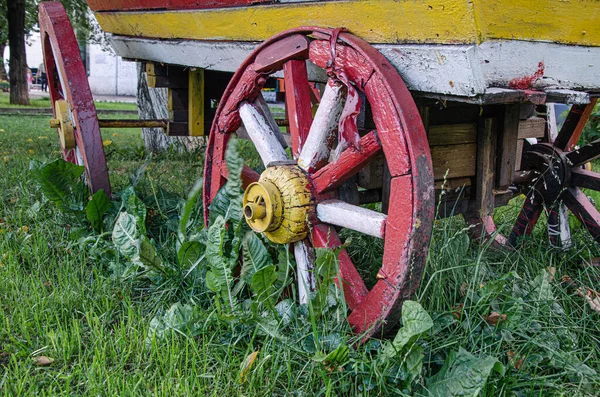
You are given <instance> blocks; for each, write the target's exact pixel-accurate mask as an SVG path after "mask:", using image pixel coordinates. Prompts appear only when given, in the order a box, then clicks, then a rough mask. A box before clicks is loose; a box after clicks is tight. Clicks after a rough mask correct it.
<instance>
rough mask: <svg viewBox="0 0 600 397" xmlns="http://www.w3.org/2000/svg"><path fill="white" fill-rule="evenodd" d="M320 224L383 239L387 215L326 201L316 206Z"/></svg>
mask: <svg viewBox="0 0 600 397" xmlns="http://www.w3.org/2000/svg"><path fill="white" fill-rule="evenodd" d="M317 217H318V218H319V220H320V221H321V222H325V223H329V224H331V225H335V226H340V227H345V228H347V229H352V230H356V231H357V232H361V233H364V234H368V235H369V236H374V237H379V238H383V237H384V235H385V221H386V219H387V215H385V214H382V213H380V212H377V211H372V210H369V209H366V208H363V207H359V206H357V205H352V204H348V203H346V202H345V201H341V200H326V201H323V202H321V203H319V204H317Z"/></svg>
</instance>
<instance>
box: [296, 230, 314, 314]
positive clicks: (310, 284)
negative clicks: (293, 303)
mask: <svg viewBox="0 0 600 397" xmlns="http://www.w3.org/2000/svg"><path fill="white" fill-rule="evenodd" d="M294 257H295V258H296V266H297V276H298V299H299V301H300V304H301V305H302V304H306V303H308V299H309V297H310V293H311V292H312V291H314V290H315V277H314V267H315V256H314V252H313V249H312V247H311V246H310V242H309V241H308V240H307V239H304V240H302V241H298V242H296V243H294Z"/></svg>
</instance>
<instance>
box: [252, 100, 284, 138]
mask: <svg viewBox="0 0 600 397" xmlns="http://www.w3.org/2000/svg"><path fill="white" fill-rule="evenodd" d="M254 103H255V104H256V106H257V107H258V108H259V109H260V111H261V113H262V115H263V116H264V117H265V120H267V121H268V122H269V125H270V126H271V130H273V131H275V136H276V137H277V140H278V141H279V143H280V144H281V146H283V148H284V149H285V148H287V147H288V144H287V142H286V141H285V138H284V137H283V134H282V133H281V130H280V129H279V126H278V125H277V121H275V117H273V113H271V109H269V105H267V102H266V101H265V97H263V94H262V93H260V94H259V95H258V97H257V98H256V101H255V102H254Z"/></svg>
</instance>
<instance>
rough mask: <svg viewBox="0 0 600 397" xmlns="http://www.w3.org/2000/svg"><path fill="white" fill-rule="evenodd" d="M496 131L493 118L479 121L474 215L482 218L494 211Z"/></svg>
mask: <svg viewBox="0 0 600 397" xmlns="http://www.w3.org/2000/svg"><path fill="white" fill-rule="evenodd" d="M496 139H497V131H496V126H495V125H494V119H492V118H486V119H483V120H482V121H481V122H480V125H479V134H478V140H477V141H478V142H477V175H476V177H475V182H476V185H477V191H476V193H475V208H474V211H475V213H476V216H478V217H480V218H484V217H486V216H489V215H491V214H493V212H494V192H493V189H494V179H495V178H494V168H495V167H496Z"/></svg>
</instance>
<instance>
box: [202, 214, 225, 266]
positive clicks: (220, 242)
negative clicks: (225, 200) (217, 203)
mask: <svg viewBox="0 0 600 397" xmlns="http://www.w3.org/2000/svg"><path fill="white" fill-rule="evenodd" d="M226 232H227V230H226V229H225V219H224V218H223V217H221V216H219V217H217V219H215V222H214V223H213V224H212V225H210V226H209V227H208V233H207V236H206V237H207V244H206V252H205V255H206V259H207V260H208V263H209V264H210V265H211V266H218V265H220V264H221V262H223V261H224V260H226V257H225V253H224V252H223V246H224V245H225V238H226V235H227V233H226Z"/></svg>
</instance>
